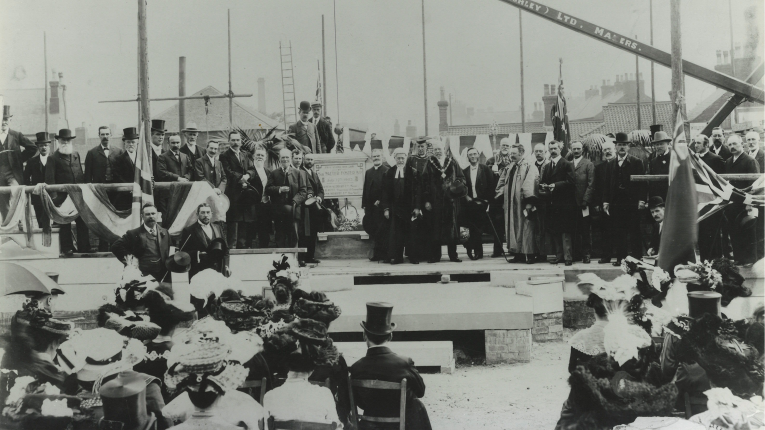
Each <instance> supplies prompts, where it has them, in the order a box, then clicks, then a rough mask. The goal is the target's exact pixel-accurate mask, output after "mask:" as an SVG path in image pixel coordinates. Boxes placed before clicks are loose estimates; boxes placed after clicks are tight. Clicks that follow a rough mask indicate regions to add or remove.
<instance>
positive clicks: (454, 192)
mask: <svg viewBox="0 0 765 430" xmlns="http://www.w3.org/2000/svg"><path fill="white" fill-rule="evenodd" d="M467 193H468V189H467V187H466V186H465V184H464V183H462V182H452V183H451V184H449V196H450V197H451V198H453V199H461V198H462V197H465V196H466V195H467Z"/></svg>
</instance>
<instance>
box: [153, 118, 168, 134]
mask: <svg viewBox="0 0 765 430" xmlns="http://www.w3.org/2000/svg"><path fill="white" fill-rule="evenodd" d="M151 131H163V132H164V131H167V130H165V120H164V119H153V120H151Z"/></svg>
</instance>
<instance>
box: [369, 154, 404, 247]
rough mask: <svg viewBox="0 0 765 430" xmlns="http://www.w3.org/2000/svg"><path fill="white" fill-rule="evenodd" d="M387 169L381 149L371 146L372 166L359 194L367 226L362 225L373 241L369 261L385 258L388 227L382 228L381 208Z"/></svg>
mask: <svg viewBox="0 0 765 430" xmlns="http://www.w3.org/2000/svg"><path fill="white" fill-rule="evenodd" d="M404 159H405V160H406V157H404ZM388 169H389V167H388V166H385V165H383V154H382V149H378V148H372V167H370V168H369V169H368V170H367V171H366V173H364V192H363V193H362V195H361V208H362V209H364V214H365V217H364V221H365V222H367V223H369V226H366V225H365V226H364V229H365V230H366V231H368V232H369V233H370V234H369V235H370V236H371V237H372V239H373V240H374V241H375V246H374V250H373V251H372V258H370V259H369V260H370V261H380V260H386V259H387V258H388V253H387V247H386V243H387V238H388V229H386V228H384V225H383V224H385V223H384V222H383V208H382V205H381V202H382V197H383V178H384V177H385V172H387V171H388Z"/></svg>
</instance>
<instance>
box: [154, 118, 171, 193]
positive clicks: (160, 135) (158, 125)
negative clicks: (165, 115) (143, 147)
mask: <svg viewBox="0 0 765 430" xmlns="http://www.w3.org/2000/svg"><path fill="white" fill-rule="evenodd" d="M166 132H167V130H165V120H163V119H153V120H151V174H152V175H154V178H157V160H158V159H159V156H160V155H162V153H163V152H165V151H164V149H163V147H162V143H163V142H164V141H165V133H166ZM155 180H159V179H155Z"/></svg>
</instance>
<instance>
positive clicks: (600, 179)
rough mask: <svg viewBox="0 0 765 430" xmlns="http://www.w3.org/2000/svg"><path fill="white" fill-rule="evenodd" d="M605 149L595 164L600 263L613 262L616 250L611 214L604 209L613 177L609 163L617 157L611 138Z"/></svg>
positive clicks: (594, 211)
mask: <svg viewBox="0 0 765 430" xmlns="http://www.w3.org/2000/svg"><path fill="white" fill-rule="evenodd" d="M601 148H602V151H603V160H602V161H601V162H600V163H598V164H597V165H596V166H595V183H594V192H593V214H591V216H592V217H593V218H594V220H597V222H595V223H594V224H593V226H594V227H595V230H596V231H597V232H598V237H599V238H600V247H599V248H600V260H598V263H600V264H606V263H610V262H611V255H612V254H613V251H614V246H613V241H612V238H611V234H612V232H611V222H612V220H611V216H610V215H608V213H606V212H605V211H604V210H603V199H604V198H605V194H606V190H607V189H608V188H609V187H610V184H611V178H610V177H609V173H610V168H611V166H610V165H609V164H608V163H609V162H610V161H611V160H613V159H614V158H616V155H615V154H614V153H615V150H616V148H615V146H614V143H613V142H611V141H610V140H607V141H605V142H603V145H602V146H601Z"/></svg>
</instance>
